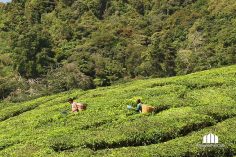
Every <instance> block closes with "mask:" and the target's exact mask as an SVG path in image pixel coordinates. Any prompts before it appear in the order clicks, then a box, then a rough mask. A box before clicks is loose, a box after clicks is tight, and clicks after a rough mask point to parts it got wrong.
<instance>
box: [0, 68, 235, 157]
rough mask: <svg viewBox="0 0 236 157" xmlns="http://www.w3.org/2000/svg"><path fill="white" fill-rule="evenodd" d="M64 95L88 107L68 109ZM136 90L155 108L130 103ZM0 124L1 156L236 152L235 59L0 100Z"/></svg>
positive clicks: (145, 101)
mask: <svg viewBox="0 0 236 157" xmlns="http://www.w3.org/2000/svg"><path fill="white" fill-rule="evenodd" d="M69 97H76V98H77V99H76V101H78V102H86V103H87V104H88V109H87V110H86V111H83V112H80V113H78V114H73V113H70V107H71V106H70V105H69V104H68V103H67V99H68V98H69ZM137 98H141V99H142V100H143V102H144V103H145V104H149V105H152V106H155V107H157V111H156V113H154V114H138V113H136V112H134V111H132V110H128V109H127V105H131V104H133V105H134V102H135V100H136V99H137ZM0 128H1V129H0V156H3V157H5V156H6V157H8V156H9V157H14V156H17V157H31V156H42V157H47V156H49V157H51V156H52V157H54V156H59V157H60V156H62V157H63V156H65V157H67V156H68V157H70V156H75V157H77V156H83V157H86V156H113V157H119V156H121V157H125V156H132V157H136V156H137V157H139V156H168V157H170V156H176V157H177V156H185V157H188V156H219V157H223V156H227V157H230V156H235V155H236V66H230V67H225V68H219V69H213V70H208V71H203V72H198V73H193V74H190V75H185V76H177V77H171V78H162V79H143V80H136V81H132V82H128V83H124V84H119V85H114V86H111V87H105V88H97V89H94V90H88V91H80V90H74V91H70V92H66V93H60V94H56V95H52V96H47V97H41V98H38V99H35V100H32V101H28V102H23V103H19V104H11V103H6V102H4V103H0ZM209 133H213V134H215V135H217V136H218V137H219V144H217V145H203V144H202V138H203V136H204V135H207V134H209Z"/></svg>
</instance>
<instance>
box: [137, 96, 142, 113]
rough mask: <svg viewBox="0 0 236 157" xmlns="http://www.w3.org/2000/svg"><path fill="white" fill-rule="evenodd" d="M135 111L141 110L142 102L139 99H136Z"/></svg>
mask: <svg viewBox="0 0 236 157" xmlns="http://www.w3.org/2000/svg"><path fill="white" fill-rule="evenodd" d="M136 111H137V112H140V113H141V112H142V102H141V100H140V99H138V100H137V107H136Z"/></svg>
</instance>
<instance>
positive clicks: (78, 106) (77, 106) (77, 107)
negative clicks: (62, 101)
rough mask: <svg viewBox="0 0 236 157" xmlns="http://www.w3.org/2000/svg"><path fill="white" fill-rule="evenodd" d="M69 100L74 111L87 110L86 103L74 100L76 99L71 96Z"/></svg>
mask: <svg viewBox="0 0 236 157" xmlns="http://www.w3.org/2000/svg"><path fill="white" fill-rule="evenodd" d="M68 102H69V103H70V104H71V107H72V112H78V111H83V110H86V105H85V104H82V103H78V102H74V99H72V98H70V99H69V100H68Z"/></svg>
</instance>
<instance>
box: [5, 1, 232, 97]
mask: <svg viewBox="0 0 236 157" xmlns="http://www.w3.org/2000/svg"><path fill="white" fill-rule="evenodd" d="M235 6H236V1H235V0H217V1H216V0H158V1H157V0H43V1H42V0H14V1H13V2H12V3H9V4H7V5H6V6H4V7H1V6H0V82H4V81H5V80H11V81H9V82H10V83H9V84H7V83H6V85H2V86H1V85H0V90H2V91H4V92H3V93H4V94H1V92H0V99H4V98H6V97H8V98H9V97H10V95H11V94H12V93H13V94H14V93H17V92H15V91H16V89H19V88H20V89H21V91H22V93H20V94H21V95H23V96H24V95H33V96H35V95H36V96H39V95H45V93H46V92H45V91H49V93H52V92H54V93H56V92H58V91H59V92H62V91H66V90H68V89H72V88H76V89H77V88H81V89H88V88H93V87H94V86H107V85H110V84H112V83H113V82H115V81H117V80H119V79H123V78H136V77H149V76H155V77H166V76H175V75H179V74H181V75H182V74H189V73H192V72H196V71H201V70H206V69H211V68H216V67H222V66H227V65H233V64H235V63H236V53H235V52H236V48H235V45H236V14H235ZM16 74H20V76H21V77H20V78H21V79H22V77H23V78H24V79H22V83H21V84H20V85H19V84H18V82H17V80H18V78H16V76H15V75H16ZM58 76H60V77H58ZM3 78H4V79H3ZM32 78H33V79H36V80H42V82H39V81H38V82H39V85H37V86H33V85H31V84H29V83H28V79H32ZM61 78H66V79H61ZM74 80H75V81H74ZM45 84H47V86H46V87H50V88H47V89H45ZM29 89H34V90H33V91H37V92H32V93H30V91H32V90H29ZM20 94H19V95H20ZM15 95H16V96H17V94H15ZM12 99H13V100H14V99H16V98H15V97H14V98H12ZM19 99H20V98H19ZM16 100H18V99H16ZM20 100H22V99H20Z"/></svg>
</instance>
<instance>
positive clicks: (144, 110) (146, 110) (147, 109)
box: [142, 105, 155, 113]
mask: <svg viewBox="0 0 236 157" xmlns="http://www.w3.org/2000/svg"><path fill="white" fill-rule="evenodd" d="M154 110H155V107H152V106H148V105H142V113H152V112H153V111H154Z"/></svg>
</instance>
